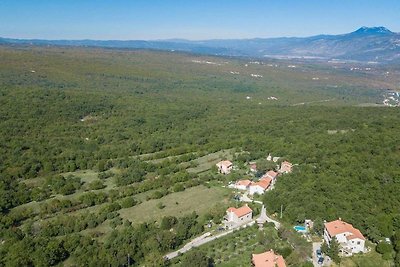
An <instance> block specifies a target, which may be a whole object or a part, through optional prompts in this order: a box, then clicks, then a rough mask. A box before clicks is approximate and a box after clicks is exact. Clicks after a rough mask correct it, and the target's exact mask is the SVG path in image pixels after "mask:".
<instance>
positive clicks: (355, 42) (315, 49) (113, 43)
mask: <svg viewBox="0 0 400 267" xmlns="http://www.w3.org/2000/svg"><path fill="white" fill-rule="evenodd" d="M0 44H14V45H18V44H19V45H54V46H90V47H107V48H136V49H137V48H139V49H155V50H168V51H183V52H190V53H198V54H207V55H222V56H234V57H235V56H236V57H237V56H240V57H252V58H264V57H269V58H283V59H285V58H287V59H293V58H299V59H310V60H313V59H314V60H334V59H337V60H345V61H362V62H380V63H390V62H400V33H394V32H392V31H390V30H388V29H386V28H385V27H361V28H360V29H358V30H356V31H354V32H351V33H347V34H340V35H316V36H311V37H282V38H254V39H228V40H204V41H189V40H183V39H170V40H157V41H141V40H132V41H118V40H109V41H99V40H39V39H35V40H27V39H9V38H0Z"/></svg>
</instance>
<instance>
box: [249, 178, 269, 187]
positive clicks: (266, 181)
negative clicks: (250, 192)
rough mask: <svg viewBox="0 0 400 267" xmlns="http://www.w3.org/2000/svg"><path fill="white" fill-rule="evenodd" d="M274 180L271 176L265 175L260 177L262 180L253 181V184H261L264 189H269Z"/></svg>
mask: <svg viewBox="0 0 400 267" xmlns="http://www.w3.org/2000/svg"><path fill="white" fill-rule="evenodd" d="M271 182H272V178H271V177H263V178H261V179H260V181H258V182H256V183H252V184H251V186H257V185H258V186H260V187H262V188H264V189H267V188H268V187H269V186H270V185H271Z"/></svg>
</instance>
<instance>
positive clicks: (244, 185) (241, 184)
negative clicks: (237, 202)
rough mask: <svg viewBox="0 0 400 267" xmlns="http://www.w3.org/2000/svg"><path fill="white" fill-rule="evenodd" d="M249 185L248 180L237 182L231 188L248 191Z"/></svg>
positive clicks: (250, 182)
mask: <svg viewBox="0 0 400 267" xmlns="http://www.w3.org/2000/svg"><path fill="white" fill-rule="evenodd" d="M251 184H252V181H250V180H239V181H237V182H236V183H235V184H234V185H233V188H235V189H239V190H249V187H250V185H251Z"/></svg>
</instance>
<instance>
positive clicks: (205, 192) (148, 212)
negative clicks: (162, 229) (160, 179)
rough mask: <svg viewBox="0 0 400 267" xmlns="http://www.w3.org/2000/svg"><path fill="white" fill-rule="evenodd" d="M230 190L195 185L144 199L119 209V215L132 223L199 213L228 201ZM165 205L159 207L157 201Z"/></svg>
mask: <svg viewBox="0 0 400 267" xmlns="http://www.w3.org/2000/svg"><path fill="white" fill-rule="evenodd" d="M229 193H230V190H228V189H225V188H220V187H212V188H207V187H205V186H202V185H200V186H196V187H192V188H189V189H187V190H185V191H183V192H177V193H173V194H169V195H167V196H165V197H163V198H161V199H152V200H149V201H145V202H143V203H141V204H139V205H137V206H134V207H131V208H126V209H121V210H120V211H119V214H120V217H121V218H123V219H124V220H125V219H128V220H129V221H131V222H133V223H140V222H145V221H153V220H159V219H161V218H162V217H164V216H176V217H180V216H183V215H185V214H188V213H191V212H193V211H195V212H196V213H197V214H199V215H201V214H204V213H206V212H207V211H209V209H210V207H212V206H213V205H215V204H216V203H221V204H222V203H228V201H229V200H228V195H229ZM160 202H161V203H162V204H163V205H164V206H165V207H164V208H163V209H160V208H158V207H157V204H158V203H160Z"/></svg>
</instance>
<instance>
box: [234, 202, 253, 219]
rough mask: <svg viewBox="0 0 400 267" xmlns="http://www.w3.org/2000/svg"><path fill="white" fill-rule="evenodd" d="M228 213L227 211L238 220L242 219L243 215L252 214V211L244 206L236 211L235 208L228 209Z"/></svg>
mask: <svg viewBox="0 0 400 267" xmlns="http://www.w3.org/2000/svg"><path fill="white" fill-rule="evenodd" d="M228 211H229V212H233V213H235V214H236V216H238V217H239V218H240V217H243V216H244V215H247V214H249V213H250V212H253V210H252V209H250V207H249V206H247V205H244V206H243V207H240V208H238V209H237V208H232V207H230V208H229V209H228Z"/></svg>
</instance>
